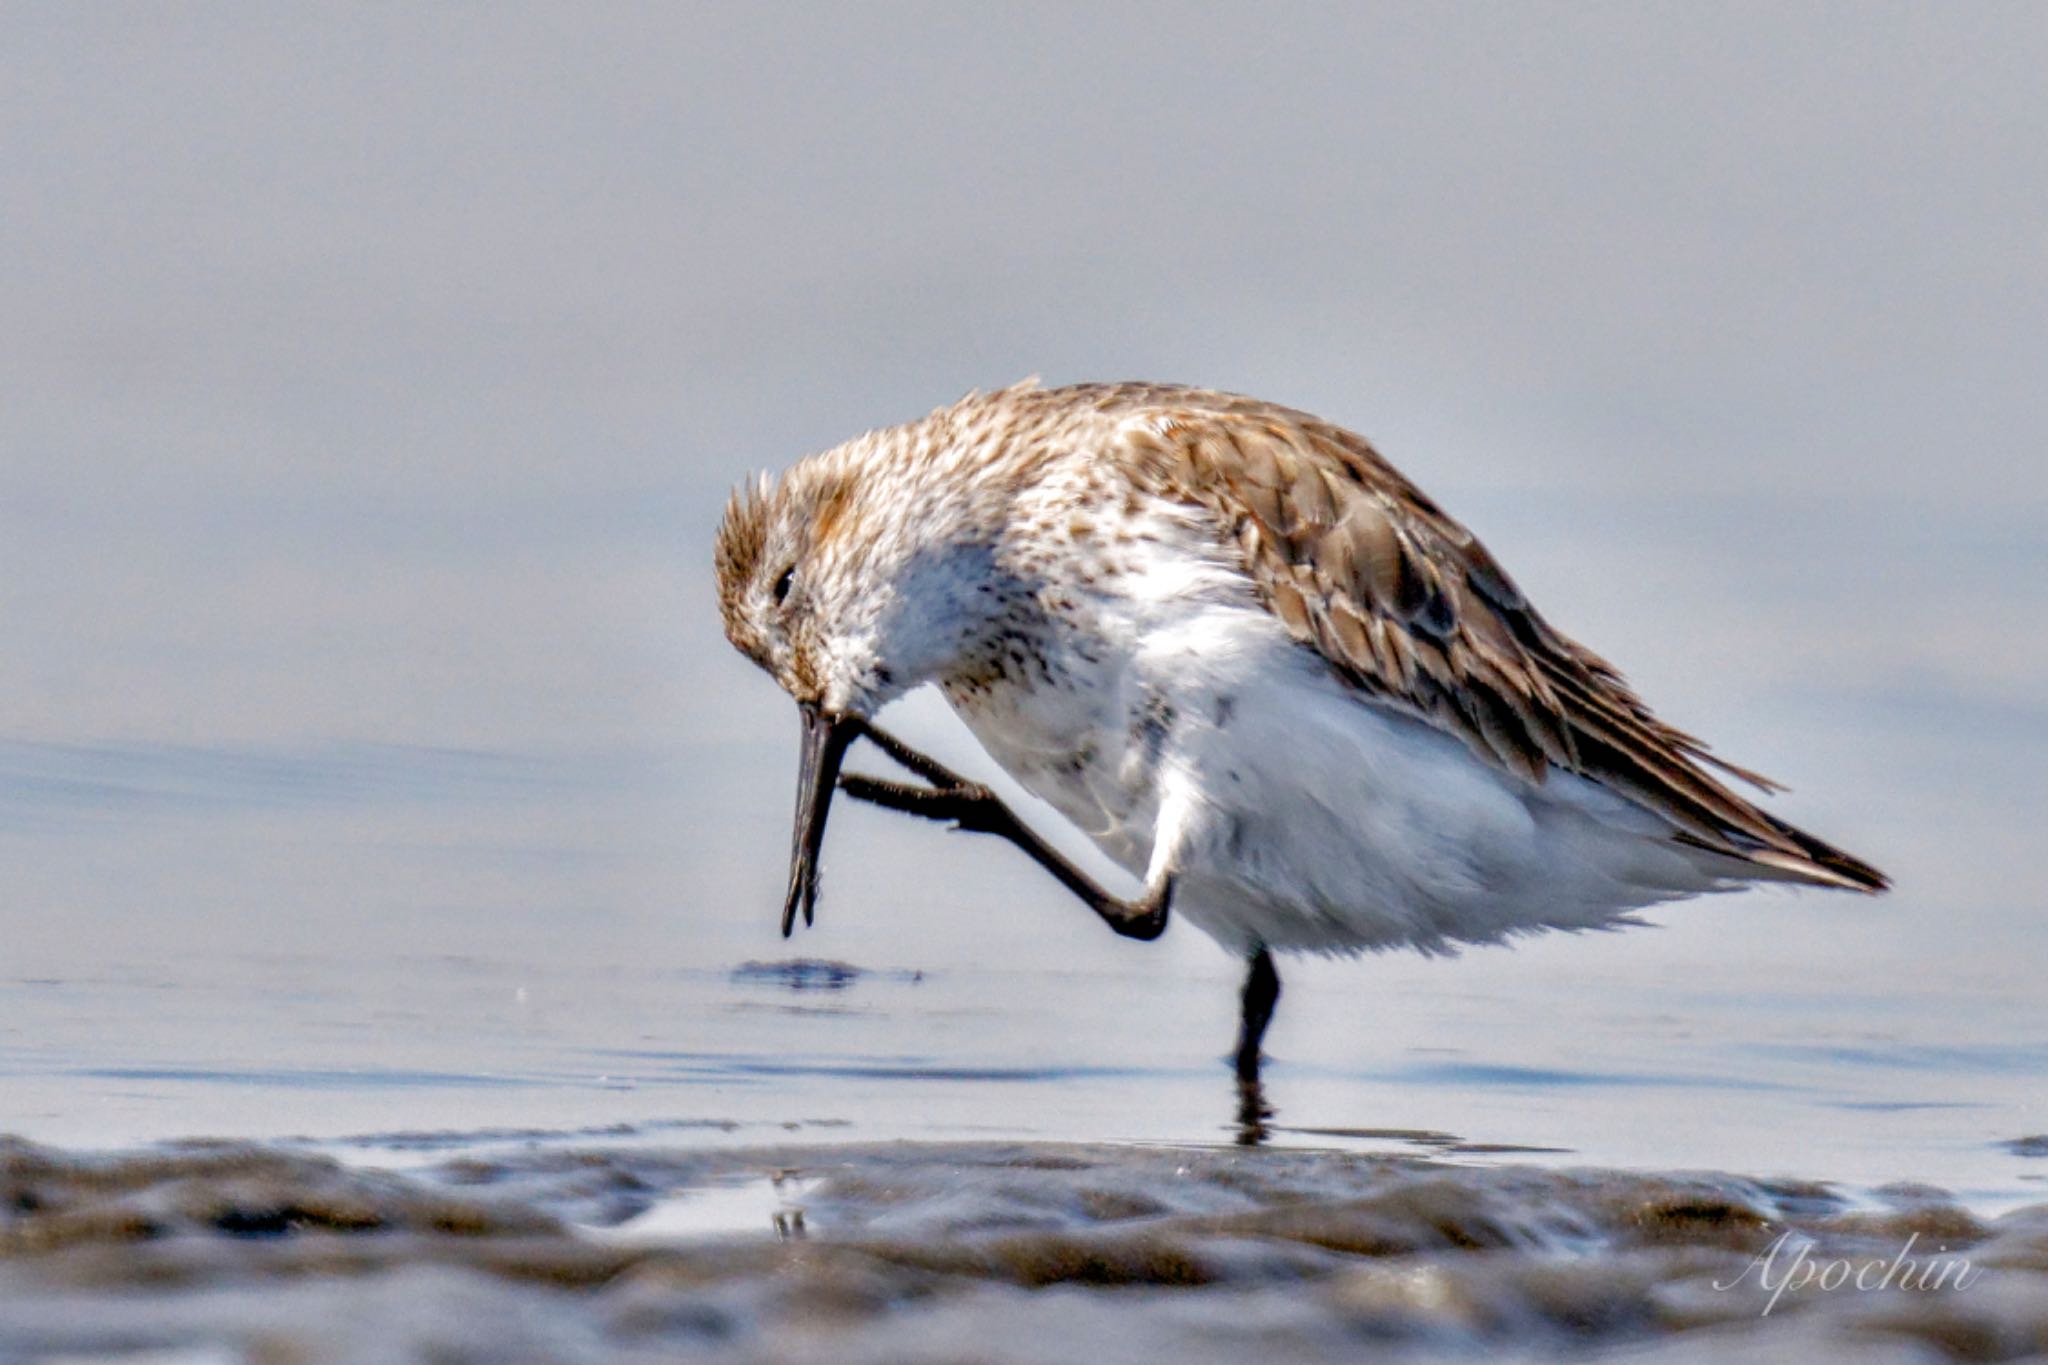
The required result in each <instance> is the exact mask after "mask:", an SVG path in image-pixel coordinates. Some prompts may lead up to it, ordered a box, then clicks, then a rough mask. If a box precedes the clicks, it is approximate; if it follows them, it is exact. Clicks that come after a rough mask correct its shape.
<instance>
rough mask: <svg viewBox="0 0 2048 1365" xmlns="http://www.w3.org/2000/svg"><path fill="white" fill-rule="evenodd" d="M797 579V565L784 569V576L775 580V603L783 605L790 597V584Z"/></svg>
mask: <svg viewBox="0 0 2048 1365" xmlns="http://www.w3.org/2000/svg"><path fill="white" fill-rule="evenodd" d="M795 581H796V565H794V564H792V565H790V566H789V567H788V568H786V569H784V570H783V571H782V577H780V578H778V579H776V580H775V605H776V606H778V607H779V606H781V605H782V604H783V603H784V602H785V601H787V600H788V599H789V586H790V584H792V583H794V582H795Z"/></svg>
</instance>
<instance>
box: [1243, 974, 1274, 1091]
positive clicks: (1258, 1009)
mask: <svg viewBox="0 0 2048 1365" xmlns="http://www.w3.org/2000/svg"><path fill="white" fill-rule="evenodd" d="M1279 999H1280V973H1279V972H1277V971H1275V970H1274V969H1273V955H1272V954H1271V953H1270V952H1267V951H1266V948H1265V945H1264V944H1261V945H1259V949H1258V951H1257V952H1254V953H1253V954H1252V955H1251V967H1250V970H1248V971H1247V972H1246V973H1245V976H1244V998H1243V1000H1242V1002H1241V1005H1240V1008H1241V1011H1242V1012H1241V1014H1240V1016H1239V1019H1238V1030H1237V1074H1238V1077H1239V1078H1240V1079H1242V1080H1247V1081H1251V1080H1256V1079H1258V1075H1259V1043H1260V1041H1261V1040H1263V1039H1264V1038H1265V1036H1266V1025H1267V1024H1269V1023H1271V1022H1272V1020H1273V1006H1274V1004H1275V1003H1276V1002H1277V1001H1278V1000H1279Z"/></svg>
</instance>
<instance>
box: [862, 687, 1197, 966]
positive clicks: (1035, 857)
mask: <svg viewBox="0 0 2048 1365" xmlns="http://www.w3.org/2000/svg"><path fill="white" fill-rule="evenodd" d="M863 733H865V734H866V736H867V737H868V738H869V739H871V740H873V741H874V742H875V744H876V745H877V747H879V748H880V749H881V750H882V752H883V753H885V754H887V755H889V757H890V758H893V759H895V760H896V761H897V762H898V763H901V764H902V765H903V766H904V767H906V768H908V769H910V771H912V772H914V773H916V774H917V775H918V776H919V777H922V778H924V779H925V780H926V781H927V782H930V783H931V784H932V785H931V786H930V787H915V786H912V785H910V784H909V783H907V782H888V781H884V780H883V779H881V778H878V777H864V776H862V775H861V774H859V773H847V774H845V775H843V776H842V777H841V778H840V779H839V788H840V790H841V791H844V792H845V793H846V794H847V795H848V796H851V797H854V798H856V799H858V800H861V801H867V802H870V803H871V804H873V805H877V806H881V807H884V808H885V809H888V810H894V811H902V812H904V813H905V814H907V815H920V816H923V817H924V818H925V819H927V820H950V821H952V822H953V825H954V827H955V828H958V829H964V830H971V831H973V832H974V833H977V834H994V835H998V836H1000V837H1002V838H1004V839H1007V840H1009V841H1010V842H1011V843H1013V844H1015V845H1016V846H1017V847H1018V848H1021V849H1023V850H1024V852H1025V853H1027V854H1029V855H1030V857H1031V860H1032V861H1033V862H1035V863H1037V864H1038V865H1039V866H1040V867H1042V868H1044V869H1045V870H1046V871H1048V872H1050V873H1052V875H1053V876H1054V877H1056V878H1058V879H1059V882H1060V885H1062V886H1064V887H1066V888H1067V890H1069V891H1071V892H1073V893H1074V894H1075V895H1076V896H1078V897H1080V899H1081V901H1082V903H1083V904H1085V905H1087V907H1088V908H1089V909H1090V910H1093V911H1094V912H1095V913H1096V914H1097V915H1100V916H1101V917H1102V921H1103V923H1105V924H1107V925H1108V926H1109V927H1110V928H1112V929H1114V930H1116V932H1117V933H1119V934H1122V935H1123V936H1124V937H1125V938H1136V939H1154V938H1158V937H1159V936H1160V935H1161V934H1162V933H1164V932H1165V931H1166V917H1167V912H1168V910H1169V909H1170V908H1171V907H1172V904H1173V878H1172V877H1171V876H1167V877H1164V878H1161V879H1160V881H1159V883H1158V885H1156V886H1154V887H1151V888H1150V889H1148V890H1147V891H1146V892H1145V894H1144V895H1142V896H1140V897H1138V898H1137V899H1136V900H1128V901H1127V900H1122V899H1120V898H1118V897H1116V896H1112V895H1110V894H1109V893H1108V892H1107V891H1104V890H1103V889H1102V888H1101V887H1100V886H1097V885H1096V884H1095V882H1094V880H1093V879H1092V878H1090V877H1089V876H1088V874H1087V873H1085V872H1083V871H1081V869H1080V868H1078V867H1075V866H1074V865H1073V864H1072V863H1071V862H1069V861H1067V859H1066V858H1065V857H1064V856H1063V855H1062V854H1061V853H1060V852H1059V850H1057V849H1055V848H1054V847H1053V846H1052V845H1050V844H1048V843H1046V842H1045V841H1044V840H1043V839H1041V838H1039V837H1038V836H1037V835H1036V834H1034V833H1032V831H1031V830H1030V829H1029V828H1027V827H1026V826H1025V824H1024V822H1023V821H1021V820H1019V819H1018V818H1017V816H1016V814H1015V813H1014V812H1012V811H1011V809H1010V808H1009V807H1008V806H1006V805H1004V804H1003V802H1002V798H1001V797H999V796H997V795H996V794H995V793H994V792H992V791H990V790H989V789H988V788H987V787H984V786H982V785H981V784H980V783H978V782H969V781H968V780H967V779H966V778H964V777H962V776H960V774H958V773H956V772H954V771H953V770H952V769H950V768H947V767H945V766H943V765H941V764H939V763H937V762H934V761H933V760H932V759H929V758H927V757H925V756H924V755H923V754H921V753H919V752H918V751H917V750H915V749H913V748H911V747H910V746H909V745H907V744H905V743H904V742H903V741H902V740H900V739H897V738H896V737H895V736H894V735H891V734H889V733H887V732H886V731H882V730H878V729H876V728H875V727H874V726H872V725H868V726H864V727H863Z"/></svg>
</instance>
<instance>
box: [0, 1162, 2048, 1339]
mask: <svg viewBox="0 0 2048 1365" xmlns="http://www.w3.org/2000/svg"><path fill="white" fill-rule="evenodd" d="M349 1147H350V1151H351V1155H350V1158H349V1159H348V1160H345V1161H344V1160H341V1159H338V1158H337V1157H336V1156H335V1155H334V1154H333V1153H332V1152H331V1151H329V1150H324V1149H323V1146H322V1145H321V1144H314V1143H270V1144H249V1143H228V1142H201V1143H189V1144H171V1145H163V1146H159V1147H156V1148H153V1149H151V1150H149V1151H146V1152H135V1153H127V1154H80V1153H66V1152H61V1151H57V1150H53V1149H49V1148H45V1147H39V1146H36V1145H33V1144H29V1143H25V1142H19V1141H13V1142H10V1143H8V1144H7V1145H6V1146H5V1147H4V1148H0V1359H8V1360H14V1359H71V1358H77V1357H82V1356H91V1357H96V1358H97V1357H102V1356H113V1357H118V1358H125V1359H130V1360H135V1361H138V1362H139V1361H180V1362H188V1361H189V1362H198V1361H240V1360H252V1361H287V1360H289V1361H401V1360H419V1361H428V1360H433V1361H447V1360H475V1361H497V1360H507V1361H509V1360H533V1359H548V1360H569V1361H577V1360H590V1361H600V1360H602V1361H613V1360H619V1361H631V1360H655V1359H678V1358H686V1359H700V1358H701V1359H707V1360H777V1361H820V1362H824V1361H906V1360H931V1361H940V1360H944V1361H953V1360H975V1361H1001V1362H1009V1361H1017V1362H1024V1361H1031V1362H1037V1361H1047V1362H1051V1361H1070V1360H1080V1359H1087V1360H1119V1361H1121V1360H1129V1361H1149V1360H1166V1359H1177V1360H1188V1361H1235V1360H1244V1359H1251V1358H1256V1359H1259V1360H1262V1361H1295V1360H1300V1361H1315V1360H1327V1359H1333V1358H1358V1357H1360V1356H1361V1355H1364V1354H1367V1353H1370V1354H1371V1355H1372V1356H1373V1357H1374V1358H1384V1359H1396V1360H1438V1359H1474V1358H1486V1359H1516V1360H1524V1359H1526V1360H1566V1359H1579V1358H1583V1357H1585V1356H1586V1355H1587V1354H1588V1353H1591V1352H1602V1353H1612V1356H1613V1358H1620V1359H1630V1360H1657V1361H1701V1360H1728V1359H1744V1360H1758V1359H1763V1360H1825V1359H1842V1360H1858V1361H1894V1360H1896V1361H1919V1360H1950V1359H1968V1360H2008V1359H2019V1358H2021V1357H2024V1356H2027V1355H2029V1354H2032V1353H2037V1352H2040V1351H2042V1350H2043V1349H2048V1204H2039V1205H2033V1206H2028V1207H2022V1208H2018V1209H2012V1210H2008V1211H2006V1212H2003V1213H2001V1214H1998V1215H1995V1216H1988V1215H1984V1214H1981V1213H1977V1212H1973V1211H1972V1210H1970V1209H1968V1208H1966V1207H1964V1206H1963V1205H1962V1204H1960V1203H1958V1202H1957V1201H1956V1200H1955V1199H1954V1198H1952V1197H1951V1196H1949V1195H1947V1194H1945V1193H1944V1192H1942V1191H1940V1190H1936V1189H1932V1188H1927V1187H1912V1186H1898V1187H1892V1188H1886V1189H1878V1190H1868V1191H1855V1192H1852V1191H1844V1190H1841V1189H1836V1188H1831V1187H1829V1186H1826V1185H1822V1184H1816V1183H1810V1182H1804V1181H1787V1180H1762V1179H1750V1178H1744V1177H1739V1176H1733V1175H1724V1174H1705V1173H1686V1174H1659V1173H1647V1172H1625V1171H1617V1170H1600V1169H1591V1168H1562V1169H1551V1168H1536V1167H1530V1166H1523V1165H1516V1164H1512V1163H1506V1164H1501V1163H1496V1162H1491V1161H1488V1162H1478V1161H1470V1160H1468V1161H1462V1162H1461V1161H1451V1160H1443V1159H1430V1158H1419V1157H1403V1156H1374V1155H1366V1154H1362V1153H1358V1152H1344V1151H1317V1150H1276V1149H1245V1148H1236V1147H1217V1146H1149V1145H1109V1144H1067V1143H1054V1142H1034V1143H1000V1142H987V1143H845V1144H829V1143H826V1144H821V1143H817V1142H814V1141H809V1140H805V1141H800V1142H793V1143H788V1144H778V1143H769V1144H764V1145H757V1146H744V1147H739V1148H727V1149H716V1148H706V1147H694V1148H693V1147H691V1146H688V1145H677V1144H676V1143H675V1141H674V1139H673V1135H672V1134H664V1133H662V1132H659V1131H641V1130H638V1129H634V1128H631V1127H622V1128H619V1129H617V1130H615V1131H612V1132H609V1133H603V1134H587V1133H586V1134H568V1135H542V1134H526V1135H522V1136H513V1135H507V1134H496V1135H491V1134H470V1135H463V1134H453V1133H450V1134H438V1135H436V1134H424V1133H414V1134H389V1135H384V1136H382V1137H362V1138H358V1139H356V1140H355V1141H354V1142H352V1143H351V1144H349ZM380 1151H381V1152H382V1153H383V1154H384V1162H383V1164H382V1165H381V1166H380V1165H379V1164H378V1163H377V1160H376V1156H377V1153H379V1152H380ZM399 1166H402V1167H403V1168H404V1169H395V1168H394V1167H399ZM1902 1248H1905V1249H1907V1250H1906V1251H1905V1252H1904V1253H1903V1254H1902ZM1760 1258H1761V1259H1760ZM1802 1265H1804V1266H1805V1267H1806V1268H1805V1270H1804V1271H1803V1272H1802V1271H1801V1268H1800V1267H1801V1266H1802ZM1835 1267H1840V1269H1839V1271H1837V1270H1836V1269H1834V1268H1835ZM1858 1274H1860V1275H1861V1276H1862V1277H1863V1286H1864V1287H1863V1288H1860V1289H1859V1288H1857V1287H1856V1284H1855V1279H1854V1277H1855V1276H1856V1275H1858ZM1829 1281H1833V1283H1829ZM1823 1286H1825V1287H1823ZM1766 1310H1768V1311H1766Z"/></svg>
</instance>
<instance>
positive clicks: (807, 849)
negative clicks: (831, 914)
mask: <svg viewBox="0 0 2048 1365" xmlns="http://www.w3.org/2000/svg"><path fill="white" fill-rule="evenodd" d="M797 711H798V712H799V713H800V714H801V715H802V717H803V725H804V738H803V757H802V759H801V761H800V763H799V766H798V768H797V777H796V828H795V829H794V830H793V831H792V832H791V834H790V843H789V895H788V897H787V898H786V899H785V900H784V901H783V902H782V936H783V937H784V938H788V937H789V936H790V934H791V933H793V932H794V931H795V929H796V912H797V907H798V906H802V907H803V912H804V923H805V924H806V925H808V924H810V923H811V922H812V919H813V917H814V915H815V912H816V908H817V902H818V850H819V849H820V848H821V847H823V845H824V843H825V817H826V816H827V815H829V814H831V812H832V793H833V791H834V789H835V788H837V787H838V785H839V765H840V764H841V763H842V762H844V761H845V759H846V746H847V745H849V744H851V743H853V741H854V739H855V738H856V737H857V736H858V735H859V734H860V721H859V720H858V719H857V718H855V717H853V716H833V715H828V714H826V713H825V712H824V711H823V710H821V709H819V707H818V705H817V704H816V703H815V702H798V703H797Z"/></svg>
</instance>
